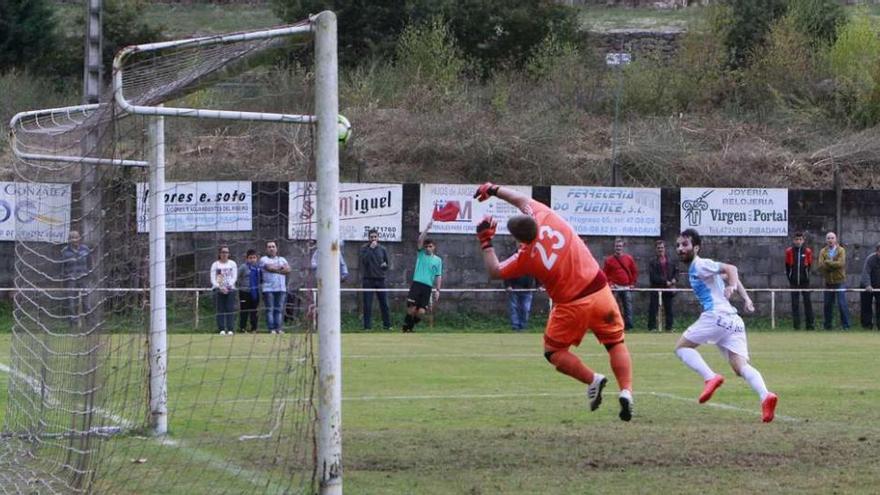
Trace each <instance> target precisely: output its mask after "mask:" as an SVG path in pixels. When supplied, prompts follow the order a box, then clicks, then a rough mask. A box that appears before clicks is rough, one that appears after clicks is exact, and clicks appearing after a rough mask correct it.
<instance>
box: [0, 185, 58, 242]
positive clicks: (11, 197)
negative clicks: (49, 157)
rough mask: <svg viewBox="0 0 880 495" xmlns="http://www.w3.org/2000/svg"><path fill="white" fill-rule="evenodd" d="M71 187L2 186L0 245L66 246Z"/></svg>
mask: <svg viewBox="0 0 880 495" xmlns="http://www.w3.org/2000/svg"><path fill="white" fill-rule="evenodd" d="M69 231H70V184H47V183H39V182H0V241H28V242H55V243H61V242H67V234H68V232H69Z"/></svg>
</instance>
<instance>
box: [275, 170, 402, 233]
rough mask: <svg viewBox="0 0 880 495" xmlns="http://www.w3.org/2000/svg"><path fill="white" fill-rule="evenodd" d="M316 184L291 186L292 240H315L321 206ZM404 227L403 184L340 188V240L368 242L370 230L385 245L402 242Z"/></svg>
mask: <svg viewBox="0 0 880 495" xmlns="http://www.w3.org/2000/svg"><path fill="white" fill-rule="evenodd" d="M315 187H316V186H315V183H314V182H291V183H290V186H289V189H288V191H289V197H290V200H289V201H288V205H289V206H288V210H289V211H288V212H289V216H288V218H289V220H288V229H287V237H288V238H289V239H315V238H316V237H317V228H316V226H315V221H316V219H317V213H316V208H317V205H318V200H317V197H316V196H315V194H316V188H315ZM402 225H403V186H401V185H400V184H363V183H351V182H342V183H340V184H339V237H340V238H341V239H342V240H344V241H365V240H367V238H368V235H367V234H368V233H369V232H370V230H371V229H376V230H377V231H378V232H379V239H380V240H382V241H392V242H400V240H401V238H402V232H401V231H402Z"/></svg>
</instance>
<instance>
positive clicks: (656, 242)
mask: <svg viewBox="0 0 880 495" xmlns="http://www.w3.org/2000/svg"><path fill="white" fill-rule="evenodd" d="M660 244H664V245H665V244H666V241H664V240H663V239H654V246H659V245H660Z"/></svg>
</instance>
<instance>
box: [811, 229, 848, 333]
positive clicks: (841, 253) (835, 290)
mask: <svg viewBox="0 0 880 495" xmlns="http://www.w3.org/2000/svg"><path fill="white" fill-rule="evenodd" d="M818 269H819V273H821V274H822V277H824V279H825V292H824V294H823V296H824V317H825V318H824V322H823V323H824V325H823V326H824V327H825V330H831V323H832V321H833V319H834V302H835V300H836V301H837V307H838V309H839V310H840V324H841V326H842V327H843V329H844V330H849V309H848V308H847V305H846V291H845V290H844V289H845V288H846V284H845V282H846V248H844V247H843V246H841V245H840V243H839V242H838V240H837V234H835V233H834V232H828V234H826V235H825V247H823V248H822V250H821V251H819V264H818Z"/></svg>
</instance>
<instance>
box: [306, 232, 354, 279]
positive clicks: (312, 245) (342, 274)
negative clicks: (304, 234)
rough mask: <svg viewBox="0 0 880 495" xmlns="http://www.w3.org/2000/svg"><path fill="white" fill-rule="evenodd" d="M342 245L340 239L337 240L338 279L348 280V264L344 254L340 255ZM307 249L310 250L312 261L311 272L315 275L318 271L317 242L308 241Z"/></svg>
mask: <svg viewBox="0 0 880 495" xmlns="http://www.w3.org/2000/svg"><path fill="white" fill-rule="evenodd" d="M343 246H344V244H343V242H342V241H339V280H340V281H341V282H345V281H346V280H348V265H347V264H346V263H345V256H343V255H342V247H343ZM309 249H311V250H312V261H311V263H310V265H311V268H312V272H314V273H315V275H317V272H318V243H317V242H316V241H309Z"/></svg>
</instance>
